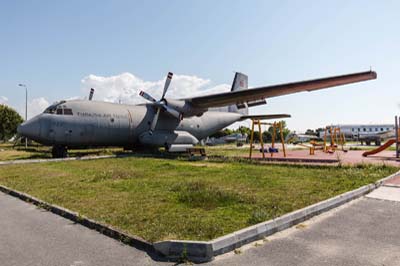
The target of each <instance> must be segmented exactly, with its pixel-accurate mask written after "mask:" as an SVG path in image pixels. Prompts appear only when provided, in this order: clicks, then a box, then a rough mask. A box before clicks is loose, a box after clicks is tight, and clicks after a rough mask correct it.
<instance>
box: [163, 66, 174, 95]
mask: <svg viewBox="0 0 400 266" xmlns="http://www.w3.org/2000/svg"><path fill="white" fill-rule="evenodd" d="M173 75H174V74H173V73H172V72H168V76H167V79H166V80H165V85H164V91H163V94H162V96H161V99H164V96H165V94H166V93H167V90H168V87H169V84H170V83H171V79H172V76H173Z"/></svg>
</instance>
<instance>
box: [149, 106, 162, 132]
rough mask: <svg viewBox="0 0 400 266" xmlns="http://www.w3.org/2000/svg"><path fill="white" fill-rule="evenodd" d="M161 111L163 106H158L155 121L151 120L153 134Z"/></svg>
mask: <svg viewBox="0 0 400 266" xmlns="http://www.w3.org/2000/svg"><path fill="white" fill-rule="evenodd" d="M160 111H161V108H158V109H157V113H156V114H155V115H154V118H153V122H151V126H150V134H152V133H153V131H154V129H155V128H156V125H157V121H158V116H159V115H160Z"/></svg>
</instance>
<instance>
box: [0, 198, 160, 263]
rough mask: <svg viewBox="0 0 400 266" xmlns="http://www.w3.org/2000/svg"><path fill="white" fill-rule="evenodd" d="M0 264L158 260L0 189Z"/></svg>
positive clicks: (147, 261)
mask: <svg viewBox="0 0 400 266" xmlns="http://www.w3.org/2000/svg"><path fill="white" fill-rule="evenodd" d="M0 265H1V266H25V265H26V266H28V265H29V266H46V265H48V266H58V265H66V266H70V265H71V266H89V265H90V266H120V265H121V266H122V265H127V266H128V265H129V266H132V265H144V266H145V265H158V262H156V261H154V260H152V258H151V257H150V256H149V255H148V254H147V253H145V252H143V251H140V250H137V249H135V248H132V247H129V246H126V245H123V244H121V243H119V242H118V241H116V240H114V239H111V238H109V237H106V236H104V235H102V234H100V233H97V232H96V231H94V230H90V229H87V228H86V227H83V226H81V225H79V224H74V223H73V222H71V221H70V220H66V219H64V218H62V217H60V216H58V215H55V214H53V213H50V212H47V211H44V210H41V209H38V208H37V207H36V206H34V205H31V204H29V203H26V202H24V201H21V200H19V199H17V198H14V197H12V196H9V195H6V194H4V193H1V192H0ZM160 265H165V264H163V263H160Z"/></svg>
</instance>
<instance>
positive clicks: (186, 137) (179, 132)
mask: <svg viewBox="0 0 400 266" xmlns="http://www.w3.org/2000/svg"><path fill="white" fill-rule="evenodd" d="M172 76H173V74H172V73H168V76H167V79H166V81H165V86H164V90H163V93H162V96H161V98H160V99H159V100H156V99H154V98H153V97H152V96H150V95H149V94H148V93H146V92H144V91H141V92H140V96H142V97H144V98H145V99H146V100H147V101H149V103H146V104H139V105H126V104H116V103H107V102H99V101H91V100H69V101H60V102H58V103H55V104H53V105H51V106H49V107H48V108H47V109H46V110H45V111H44V112H43V113H42V114H39V115H37V116H35V117H33V118H32V119H30V120H28V121H26V122H24V123H23V124H21V125H20V126H19V127H18V133H19V134H20V135H22V136H25V137H28V138H30V139H32V140H35V141H37V142H39V143H42V144H44V145H51V146H53V148H52V155H53V157H65V156H67V149H68V148H77V147H79V148H82V147H89V146H90V147H91V146H122V147H126V148H135V147H140V146H142V147H150V146H152V147H162V146H164V147H165V148H166V149H167V150H168V151H184V150H186V149H187V148H188V147H191V146H193V145H195V144H196V143H198V142H199V140H201V139H204V138H206V137H207V136H209V135H211V134H213V133H215V132H217V131H218V130H221V129H223V128H224V127H226V126H229V125H230V124H232V123H234V122H237V121H241V120H244V119H249V118H254V119H275V118H282V117H290V116H289V115H285V114H277V115H248V107H252V106H256V105H261V104H266V98H272V97H277V96H281V95H286V94H291V93H296V92H302V91H313V90H318V89H324V88H329V87H334V86H339V85H345V84H349V83H354V82H360V81H365V80H371V79H376V77H377V74H376V72H374V71H367V72H360V73H353V74H347V75H341V76H333V77H327V78H321V79H314V80H307V81H300V82H294V83H287V84H280V85H272V86H266V87H259V88H252V89H249V88H248V87H247V84H248V79H247V76H246V75H244V74H242V73H236V74H235V78H234V80H233V83H232V88H231V91H229V92H224V93H218V94H212V95H206V96H199V97H192V98H184V99H170V98H166V97H165V96H166V93H167V90H168V87H169V84H170V82H171V79H172ZM92 96H93V91H92V92H91V97H92ZM91 97H90V99H91Z"/></svg>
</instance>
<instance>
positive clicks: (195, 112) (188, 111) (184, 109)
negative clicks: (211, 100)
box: [164, 99, 207, 117]
mask: <svg viewBox="0 0 400 266" xmlns="http://www.w3.org/2000/svg"><path fill="white" fill-rule="evenodd" d="M164 101H165V104H166V105H167V106H168V107H171V108H173V109H175V110H176V111H178V112H179V113H181V114H182V115H183V117H190V116H201V115H202V114H203V113H204V112H205V111H207V109H204V108H194V107H193V106H192V105H191V104H190V103H189V102H186V101H182V100H169V99H164Z"/></svg>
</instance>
